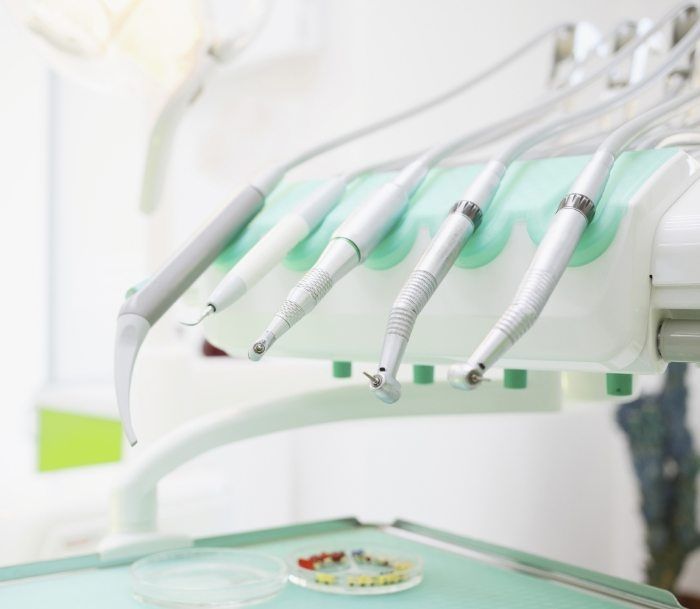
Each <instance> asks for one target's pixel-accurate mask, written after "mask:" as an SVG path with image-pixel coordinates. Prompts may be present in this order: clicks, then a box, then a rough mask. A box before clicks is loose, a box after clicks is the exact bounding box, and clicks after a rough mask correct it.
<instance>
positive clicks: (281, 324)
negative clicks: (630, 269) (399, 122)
mask: <svg viewBox="0 0 700 609" xmlns="http://www.w3.org/2000/svg"><path fill="white" fill-rule="evenodd" d="M686 6H687V5H684V6H683V7H682V8H676V9H674V10H673V11H671V12H670V13H669V14H668V15H667V16H665V17H664V18H663V19H662V20H661V21H660V22H659V23H657V24H656V25H655V26H654V27H652V28H651V29H649V30H648V31H647V32H646V33H645V34H643V35H642V36H640V37H639V38H638V39H637V40H635V41H632V42H630V43H629V44H628V45H625V46H624V47H623V48H622V49H620V50H619V51H618V53H617V54H615V55H614V56H612V57H611V58H609V59H608V60H607V61H606V62H604V65H603V66H601V67H600V68H599V69H598V70H596V71H595V72H594V73H593V74H591V75H589V76H587V77H586V78H584V79H582V80H581V81H579V82H578V83H576V84H574V85H571V86H570V87H569V88H568V89H566V90H564V91H560V92H559V93H557V94H555V95H552V96H550V97H549V98H547V99H545V100H544V101H541V102H539V103H537V104H535V105H533V106H531V107H529V108H527V109H526V110H524V111H521V112H520V113H518V114H516V115H514V116H512V117H510V118H508V119H505V120H504V121H501V122H497V123H495V124H491V125H489V126H487V127H484V128H482V129H479V130H476V131H473V132H470V133H467V134H466V135H462V136H459V137H457V138H454V139H452V140H450V141H449V142H447V143H446V144H443V145H438V146H435V147H433V148H431V149H430V150H429V151H428V152H426V153H424V154H423V155H421V156H420V157H418V158H417V159H416V160H414V161H413V162H412V163H410V164H409V165H408V166H406V167H405V168H404V169H403V170H402V171H401V172H400V173H399V174H398V175H397V176H395V177H394V178H393V179H392V180H391V181H390V182H388V183H387V184H385V185H384V186H382V187H381V188H379V189H378V190H377V191H376V192H375V193H374V194H373V195H371V196H370V197H369V198H368V199H367V200H366V201H365V202H364V203H363V204H361V205H360V207H358V208H357V209H355V210H354V212H353V213H352V214H350V216H349V217H348V218H347V219H346V220H345V221H344V222H343V223H342V224H341V225H340V226H339V227H338V229H337V230H336V231H335V233H334V234H333V235H332V237H331V240H330V242H329V243H328V245H327V246H326V248H325V249H324V251H323V252H322V253H321V255H320V256H319V259H318V260H317V262H316V263H315V265H314V266H313V268H312V269H311V270H309V271H308V272H307V273H306V274H305V275H304V277H303V278H302V279H301V280H300V281H299V282H298V283H297V285H296V286H295V287H294V288H293V289H292V290H291V292H290V293H289V294H288V296H287V297H286V299H285V300H284V302H283V303H282V306H281V307H280V309H279V310H278V312H277V313H276V314H275V316H274V317H273V319H272V321H271V322H270V324H269V325H268V326H267V328H265V330H264V331H263V333H262V334H261V335H260V336H259V338H258V339H257V340H256V341H255V342H254V343H253V345H252V346H251V348H250V350H249V352H248V357H249V358H250V359H251V360H253V361H258V360H260V359H261V358H262V357H263V355H264V354H265V353H267V352H268V351H269V349H270V348H271V347H272V345H273V344H274V343H275V342H276V341H277V340H279V338H280V337H281V336H282V335H283V334H285V333H286V332H287V331H288V330H289V329H290V328H291V327H292V326H294V325H295V324H297V323H298V322H299V321H300V320H301V319H302V318H303V317H304V316H306V315H307V314H308V313H310V312H311V311H312V310H313V308H314V307H315V306H316V305H317V304H318V303H319V302H320V301H321V300H322V299H323V298H324V297H325V296H326V294H328V292H329V291H330V290H331V289H332V287H333V286H334V285H335V284H336V283H337V282H338V281H339V280H340V279H342V277H344V276H345V275H346V274H347V273H348V272H350V271H351V270H352V269H353V268H355V267H356V266H358V265H359V264H360V263H361V262H363V261H364V260H365V259H366V257H367V256H368V255H369V254H370V253H371V252H372V250H373V249H374V248H375V247H376V245H377V244H378V243H379V242H380V241H381V240H382V238H383V237H384V236H385V235H386V234H387V233H388V231H389V230H390V229H391V228H392V227H393V226H394V225H395V223H396V222H397V221H398V220H399V218H400V217H401V215H402V214H403V212H404V211H405V209H406V208H407V206H408V202H409V200H410V197H411V195H412V194H413V192H414V191H415V190H416V189H417V188H418V186H420V184H421V183H422V182H423V180H424V178H425V177H426V175H427V173H428V171H429V170H430V169H431V168H432V167H433V166H434V165H435V164H436V163H438V162H440V161H441V160H443V159H445V158H446V157H448V156H450V155H452V154H453V153H455V152H456V151H458V150H462V149H465V148H467V147H468V146H476V145H483V144H485V143H490V142H492V141H496V140H498V139H500V138H501V137H504V136H506V135H509V134H510V133H511V132H512V131H513V130H517V129H521V128H522V127H523V126H524V125H527V124H528V123H531V122H532V121H536V120H539V119H541V117H542V114H543V113H544V112H546V111H547V110H550V109H551V108H552V107H554V106H555V105H556V104H557V103H559V102H560V101H562V100H565V99H567V98H569V97H571V96H573V95H574V94H576V93H578V92H579V91H581V90H582V89H584V88H586V87H587V86H589V85H590V84H591V83H592V82H594V81H595V80H597V79H598V78H600V77H601V76H604V75H607V74H608V73H609V70H610V69H611V68H613V67H615V66H616V65H619V63H620V62H622V61H623V60H625V59H626V58H627V57H629V56H630V55H631V54H632V53H633V52H635V51H636V50H637V49H638V48H639V47H640V46H641V45H642V44H644V43H645V42H646V41H647V40H648V39H649V38H650V37H651V36H653V35H654V34H656V32H658V31H659V30H660V29H661V28H662V27H663V26H664V25H665V24H667V23H668V22H669V21H670V20H672V19H674V18H675V17H677V15H678V14H679V13H681V12H682V11H684V10H685V9H686ZM685 50H686V52H687V49H685ZM489 172H490V175H489V176H488V177H484V179H483V185H481V186H480V188H483V189H484V192H487V191H488V190H489V189H491V188H492V186H493V185H497V184H498V183H500V179H501V178H502V176H503V173H504V172H505V165H504V164H503V163H502V162H495V163H492V164H489ZM459 213H460V214H461V215H462V216H463V217H464V221H460V222H462V224H463V223H464V222H467V223H471V224H472V226H473V225H475V224H476V223H478V221H479V217H480V214H479V213H478V209H477V207H476V206H470V205H465V206H463V207H460V208H459ZM422 289H423V290H424V291H425V292H430V290H431V285H430V283H428V284H425V285H423V286H422ZM397 359H400V355H399V358H397ZM368 376H370V379H371V382H372V383H373V384H374V383H375V379H374V377H371V375H368ZM375 388H376V387H375Z"/></svg>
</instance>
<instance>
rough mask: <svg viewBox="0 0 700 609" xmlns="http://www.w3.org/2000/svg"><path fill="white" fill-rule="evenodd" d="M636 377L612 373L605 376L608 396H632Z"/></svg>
mask: <svg viewBox="0 0 700 609" xmlns="http://www.w3.org/2000/svg"><path fill="white" fill-rule="evenodd" d="M633 380H634V376H633V375H631V374H620V373H618V372H612V373H609V374H606V375H605V385H606V387H607V390H608V395H632V384H633V383H632V382H633Z"/></svg>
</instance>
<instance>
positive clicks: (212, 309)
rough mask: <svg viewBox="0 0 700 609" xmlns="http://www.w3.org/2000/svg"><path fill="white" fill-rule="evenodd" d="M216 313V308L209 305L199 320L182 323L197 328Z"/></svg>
mask: <svg viewBox="0 0 700 609" xmlns="http://www.w3.org/2000/svg"><path fill="white" fill-rule="evenodd" d="M215 312H216V307H215V306H214V305H213V304H208V305H207V308H206V309H204V312H203V313H202V314H201V315H200V316H199V319H197V320H196V321H181V322H180V323H181V324H182V325H183V326H196V325H198V324H200V323H202V322H203V321H204V320H205V319H206V318H207V317H209V316H210V315H211V314H212V313H215Z"/></svg>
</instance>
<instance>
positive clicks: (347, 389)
mask: <svg viewBox="0 0 700 609" xmlns="http://www.w3.org/2000/svg"><path fill="white" fill-rule="evenodd" d="M366 391H367V390H366V387H365V385H364V383H362V382H361V381H359V380H357V381H353V382H352V383H351V384H345V383H343V385H342V386H338V384H337V381H334V380H333V379H330V380H329V381H328V383H327V384H325V386H322V387H321V388H320V389H319V390H317V391H314V392H309V391H308V390H306V391H299V392H298V393H297V394H296V395H294V394H293V395H289V396H287V397H285V398H281V399H278V400H273V401H268V402H263V403H251V404H248V405H246V406H244V407H240V406H237V407H236V408H235V409H227V410H222V411H219V412H215V413H212V414H210V415H207V416H204V417H202V418H200V419H196V420H194V421H191V422H189V423H187V424H186V425H183V426H182V427H180V428H179V429H176V430H175V431H174V432H172V433H170V434H169V435H167V436H165V437H164V438H162V439H161V440H159V441H158V442H157V443H155V444H154V445H152V446H151V447H149V448H148V449H146V450H145V451H144V452H143V453H142V454H141V455H140V456H139V458H138V459H136V460H134V461H133V462H131V463H129V464H128V465H127V469H126V470H125V471H124V473H123V476H122V478H121V480H120V481H119V483H118V485H117V487H116V489H115V490H114V493H113V496H112V502H111V534H110V536H109V537H108V538H106V539H105V540H104V541H103V543H102V544H101V546H100V552H101V554H102V557H103V558H105V559H114V558H117V557H124V556H126V555H130V554H136V553H143V552H145V551H154V549H164V548H165V547H173V546H182V545H188V543H191V542H189V540H188V539H187V538H186V537H183V536H167V535H158V534H156V533H155V531H156V513H157V496H156V487H157V484H158V481H159V480H160V479H161V478H163V477H164V476H166V475H167V474H169V473H170V472H172V471H173V470H175V469H177V468H178V467H179V466H180V465H183V464H184V463H186V462H188V461H190V460H191V459H193V458H195V457H197V456H198V455H200V454H202V453H205V452H207V451H209V450H211V449H213V448H217V447H219V446H223V445H225V444H229V443H231V442H238V441H241V440H246V439H248V438H254V437H258V436H263V435H267V434H271V433H275V432H278V431H284V430H288V429H297V428H301V427H309V426H312V425H320V424H323V423H331V422H335V421H349V420H353V419H370V418H386V417H407V416H421V415H438V414H465V413H473V412H499V411H508V410H513V409H517V410H518V411H523V410H556V409H557V408H558V407H559V404H560V398H561V383H560V380H559V374H558V373H552V372H534V373H532V374H531V377H530V380H529V382H528V391H525V392H522V393H519V394H518V396H517V398H516V396H515V395H514V394H513V392H512V391H509V390H508V389H504V388H503V387H502V385H501V384H500V383H490V384H488V386H486V387H484V391H482V392H474V393H471V394H468V395H465V394H463V393H460V392H455V391H452V390H451V389H450V387H449V385H448V384H447V383H446V382H441V383H435V384H434V385H432V386H431V387H430V388H429V391H430V399H426V398H427V394H426V391H427V389H426V388H425V387H424V386H421V385H413V384H407V387H406V391H405V396H404V399H403V400H402V401H401V403H400V404H398V405H395V406H392V407H382V406H380V405H378V404H377V402H376V401H374V400H372V399H368V396H367V392H366Z"/></svg>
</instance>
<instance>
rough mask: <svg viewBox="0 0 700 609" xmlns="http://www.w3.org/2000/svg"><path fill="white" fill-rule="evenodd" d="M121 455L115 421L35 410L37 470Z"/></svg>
mask: <svg viewBox="0 0 700 609" xmlns="http://www.w3.org/2000/svg"><path fill="white" fill-rule="evenodd" d="M121 456H122V429H121V425H120V423H119V421H115V420H114V419H108V418H105V417H96V416H89V415H83V414H75V413H73V412H63V411H59V410H50V409H46V408H41V409H40V410H39V459H38V465H39V471H41V472H48V471H53V470H58V469H66V468H69V467H78V466H81V465H95V464H98V463H112V462H114V461H119V460H120V459H121Z"/></svg>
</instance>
